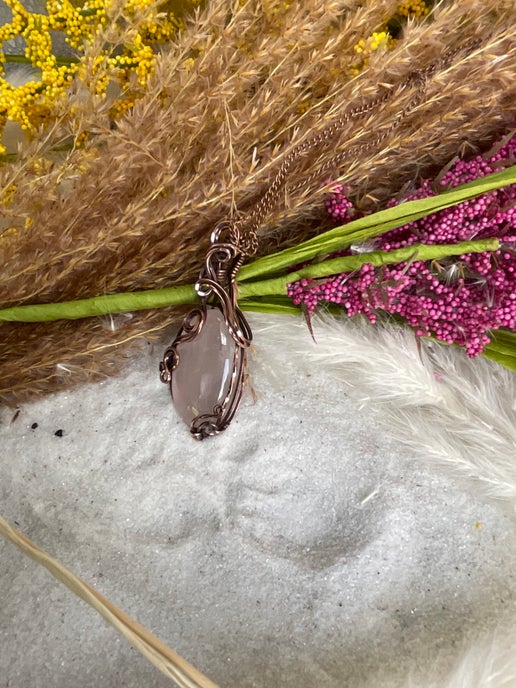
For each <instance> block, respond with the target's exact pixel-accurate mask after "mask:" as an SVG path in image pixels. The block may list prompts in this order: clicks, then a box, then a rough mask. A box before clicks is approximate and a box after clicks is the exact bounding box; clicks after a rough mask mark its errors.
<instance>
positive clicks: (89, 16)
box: [0, 0, 198, 154]
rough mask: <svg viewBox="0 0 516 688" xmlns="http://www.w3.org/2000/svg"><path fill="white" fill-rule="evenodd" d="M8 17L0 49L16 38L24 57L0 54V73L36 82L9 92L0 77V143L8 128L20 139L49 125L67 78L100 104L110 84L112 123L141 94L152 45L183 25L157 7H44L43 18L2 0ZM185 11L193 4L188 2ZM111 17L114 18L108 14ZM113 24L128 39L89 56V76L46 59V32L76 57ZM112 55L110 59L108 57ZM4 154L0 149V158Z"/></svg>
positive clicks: (75, 62) (138, 2)
mask: <svg viewBox="0 0 516 688" xmlns="http://www.w3.org/2000/svg"><path fill="white" fill-rule="evenodd" d="M5 1H6V4H7V5H8V6H9V7H10V9H11V11H12V19H11V21H10V22H9V23H7V24H4V25H3V26H1V27H0V45H1V44H2V43H3V42H4V41H6V40H10V39H14V38H17V37H19V38H22V39H24V41H25V44H26V48H25V51H24V54H23V55H19V56H14V57H13V56H7V57H6V56H5V55H4V54H3V53H2V52H0V74H2V75H5V63H6V62H7V61H18V62H25V63H27V64H29V65H31V66H32V67H33V68H35V69H36V70H39V71H40V75H39V74H38V75H37V76H35V77H34V78H33V79H32V80H31V81H28V82H26V83H24V84H22V85H16V86H15V85H11V84H10V83H9V81H8V79H7V78H6V77H5V76H0V136H1V135H2V133H3V130H4V127H5V124H6V123H7V121H12V122H16V123H18V124H19V125H20V127H21V128H22V130H23V131H25V132H26V133H27V134H29V135H31V134H34V133H35V131H36V129H37V128H38V127H39V126H41V125H42V124H43V125H44V124H46V123H49V122H50V121H51V119H52V114H51V113H52V108H53V106H54V105H55V104H56V103H57V101H58V100H59V99H60V98H61V97H63V95H64V94H65V93H66V91H67V89H68V88H69V86H70V84H71V82H72V81H73V80H74V78H79V79H82V80H84V81H85V82H86V81H87V80H88V79H89V80H90V81H89V82H88V83H87V84H86V85H87V87H88V90H89V91H90V92H92V93H95V94H96V95H103V96H105V97H107V95H106V93H107V91H108V87H109V85H110V83H111V82H114V83H116V84H118V87H119V88H118V90H119V92H121V93H122V95H121V96H120V97H119V99H118V100H119V102H116V101H115V102H114V104H113V106H112V107H111V114H112V115H113V116H114V117H118V116H120V115H121V114H123V113H124V112H125V111H126V110H127V109H128V108H129V107H131V106H132V105H133V104H134V102H135V100H136V99H137V98H139V97H141V96H142V95H143V92H144V89H145V87H146V85H147V81H148V79H149V77H150V76H151V75H152V73H153V71H154V67H155V60H156V57H155V46H156V45H158V44H160V43H165V42H166V41H169V40H170V39H171V38H172V37H173V36H174V35H175V33H176V32H177V31H178V30H179V29H180V28H181V27H182V26H183V23H182V21H181V20H180V19H178V18H176V17H175V16H174V15H173V14H172V13H171V12H170V11H167V10H166V9H165V7H164V6H162V5H158V4H157V3H156V0H126V1H125V2H122V3H121V4H120V2H118V3H117V5H116V8H115V2H114V0H84V2H83V4H79V3H74V4H73V3H72V2H70V0H46V14H44V13H38V12H32V11H29V10H27V9H26V8H25V7H24V6H23V5H22V4H21V2H20V0H5ZM191 4H192V5H195V4H198V2H197V0H194V1H193V2H192V3H191ZM115 10H116V11H115ZM118 23H120V29H121V31H120V35H121V36H122V35H123V36H126V35H127V32H128V31H129V33H130V36H131V40H130V42H129V43H125V42H124V44H122V45H119V44H116V45H114V44H112V42H110V41H112V35H113V32H112V33H111V35H110V36H109V37H108V38H107V39H106V48H105V50H103V51H101V53H100V54H99V55H97V56H96V58H95V60H94V63H93V65H90V68H89V70H88V69H86V68H85V66H84V65H81V64H80V62H79V59H77V58H71V57H69V58H58V57H57V56H56V55H55V54H54V52H53V45H52V33H51V32H56V31H57V32H60V34H61V35H62V36H63V37H64V40H65V42H66V43H67V44H68V45H69V46H70V47H71V48H73V49H74V50H76V51H79V52H82V51H83V50H84V47H85V45H86V43H87V42H89V43H91V42H92V41H93V40H94V39H95V37H96V36H98V35H99V34H100V32H102V31H103V30H104V27H106V28H113V27H116V26H118ZM113 52H115V56H113ZM2 153H5V147H4V146H2V145H0V154H2Z"/></svg>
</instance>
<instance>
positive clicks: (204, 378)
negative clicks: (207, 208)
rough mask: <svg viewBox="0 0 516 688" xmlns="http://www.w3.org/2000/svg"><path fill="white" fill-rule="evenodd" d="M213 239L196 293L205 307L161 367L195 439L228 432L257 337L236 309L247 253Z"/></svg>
mask: <svg viewBox="0 0 516 688" xmlns="http://www.w3.org/2000/svg"><path fill="white" fill-rule="evenodd" d="M220 231H221V229H219V230H216V231H215V232H214V233H213V234H212V247H211V249H210V251H209V252H208V255H207V257H206V264H205V267H204V269H203V271H202V272H201V275H200V277H199V280H198V282H197V283H196V285H195V290H196V291H197V294H198V295H199V297H200V305H199V306H198V307H197V308H194V309H193V310H192V311H190V313H188V314H187V315H186V317H185V318H184V320H183V323H182V326H181V329H180V330H179V333H178V335H177V337H176V338H175V339H174V341H173V342H172V344H171V345H170V347H169V348H168V349H167V350H166V351H165V355H164V357H163V361H162V362H161V364H160V377H161V380H162V381H163V382H166V383H168V384H169V385H170V392H171V395H172V403H173V405H174V407H175V409H176V411H177V413H178V415H179V416H180V417H181V418H182V419H183V420H184V421H185V423H187V425H188V426H189V427H190V433H191V434H192V436H193V437H195V439H198V440H202V439H204V438H205V437H209V436H211V435H216V434H218V433H219V432H222V430H225V428H227V426H228V425H229V423H230V422H231V420H232V418H233V416H234V414H235V411H236V410H237V408H238V404H239V403H240V399H241V397H242V392H243V389H244V373H245V360H246V349H247V348H248V347H249V345H250V344H251V339H252V334H251V330H250V328H249V325H248V323H247V321H246V319H245V318H244V316H243V314H242V312H241V311H240V309H239V308H238V306H237V305H236V288H235V276H236V272H237V270H238V268H239V267H240V264H241V260H242V259H241V254H240V253H239V251H238V250H237V248H236V247H235V246H234V245H233V244H230V243H221V242H220V241H219V236H220Z"/></svg>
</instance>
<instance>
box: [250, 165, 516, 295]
mask: <svg viewBox="0 0 516 688" xmlns="http://www.w3.org/2000/svg"><path fill="white" fill-rule="evenodd" d="M514 183H516V165H513V166H512V167H508V168H506V169H504V170H501V171H499V172H494V173H493V174H490V175H487V176H485V177H481V178H480V179H475V180H473V181H472V182H469V183H468V184H464V185H462V186H460V187H457V188H455V189H450V190H449V191H444V192H443V193H441V194H439V195H437V196H430V197H429V198H422V199H419V200H417V201H407V202H406V203H401V204H400V205H397V206H394V207H392V208H386V209H385V210H380V211H379V212H377V213H374V214H372V215H367V216H366V217H361V218H359V219H358V220H353V221H352V222H349V223H348V224H346V225H342V226H340V227H335V228H334V229H331V230H329V231H328V232H324V233H323V234H319V235H318V236H316V237H313V238H312V239H309V240H308V241H305V242H303V243H302V244H298V245H297V246H294V247H292V248H288V249H285V250H284V251H280V252H279V253H274V254H272V255H269V256H264V257H263V258H259V259H258V260H256V261H254V262H253V263H250V264H248V265H244V266H243V267H242V268H241V270H240V273H239V280H240V282H246V281H248V280H251V279H256V278H257V277H261V276H263V275H269V276H270V275H273V274H275V273H279V272H281V271H282V270H284V269H286V268H288V267H290V266H292V265H296V264H298V263H304V262H306V261H308V260H313V259H314V258H316V257H317V256H321V255H326V254H328V253H333V252H335V251H339V250H342V249H344V248H347V247H349V246H350V245H351V244H353V243H356V242H359V241H365V240H367V239H371V238H372V237H375V236H379V235H381V234H384V233H385V232H388V231H390V230H391V229H396V228H397V227H401V226H402V225H404V224H407V223H409V222H414V221H415V220H419V219H420V218H422V217H426V216H427V215H431V214H433V213H436V212H438V211H440V210H444V209H445V208H449V207H450V206H452V205H456V204H458V203H461V202H463V201H467V200H470V199H471V198H475V197H476V196H479V195H481V194H484V193H487V192H488V191H493V190H495V189H499V188H501V187H503V186H507V185H509V184H514Z"/></svg>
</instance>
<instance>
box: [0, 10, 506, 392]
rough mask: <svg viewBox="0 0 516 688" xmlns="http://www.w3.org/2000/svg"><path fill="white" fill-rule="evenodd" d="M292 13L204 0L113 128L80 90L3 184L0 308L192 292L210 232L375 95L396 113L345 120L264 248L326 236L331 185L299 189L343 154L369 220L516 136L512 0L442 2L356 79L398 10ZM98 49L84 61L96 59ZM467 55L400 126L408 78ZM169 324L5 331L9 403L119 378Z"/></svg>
mask: <svg viewBox="0 0 516 688" xmlns="http://www.w3.org/2000/svg"><path fill="white" fill-rule="evenodd" d="M282 5H283V3H281V4H280V3H276V2H272V1H271V0H269V1H267V2H265V1H262V2H260V1H259V0H248V1H247V2H235V3H234V4H233V6H229V5H228V3H227V2H225V1H222V0H215V1H213V2H210V3H207V5H206V6H205V7H204V8H203V9H201V10H199V11H198V12H197V14H196V16H195V17H194V18H193V19H192V20H191V21H190V22H189V23H188V25H187V27H186V29H185V31H184V32H182V33H181V34H180V35H179V36H178V37H177V42H176V44H175V45H172V46H170V48H169V49H167V50H166V51H164V52H163V53H162V54H161V55H160V58H159V60H158V66H157V70H156V74H155V77H154V79H153V80H152V84H151V85H150V87H149V88H148V93H147V95H146V96H145V97H144V98H142V99H141V100H140V101H139V102H137V104H136V105H135V107H134V108H133V110H132V112H130V113H129V114H128V115H127V116H126V117H125V118H124V119H123V120H122V121H121V122H120V123H119V125H118V126H117V128H116V129H111V128H110V125H109V118H108V113H107V105H106V104H105V103H104V102H102V101H99V100H98V99H97V98H96V97H95V96H94V95H92V94H91V93H89V92H88V91H87V90H85V89H84V88H82V89H81V90H80V92H79V90H77V92H75V93H73V94H71V95H70V98H69V100H68V102H67V103H65V104H64V105H62V106H61V108H62V109H61V111H60V112H58V113H57V115H58V116H57V119H56V125H55V126H54V127H53V128H52V130H51V131H49V132H47V133H46V134H44V135H42V136H41V137H40V138H39V139H38V140H35V141H33V142H32V143H31V144H30V145H27V146H26V148H25V149H24V150H23V151H22V152H21V157H20V160H19V161H18V162H16V163H13V164H11V165H8V166H6V167H4V168H3V170H2V171H1V172H0V174H1V185H2V188H3V189H5V190H6V192H7V194H8V196H9V202H8V203H7V204H4V220H3V223H4V224H3V226H4V227H12V228H15V231H14V232H12V233H10V234H4V235H3V236H4V240H3V241H2V242H1V243H0V250H1V251H2V255H1V257H2V263H3V266H4V270H3V274H2V277H1V278H0V285H1V290H0V293H1V298H2V305H4V306H9V305H15V304H19V303H26V302H39V303H42V302H50V301H57V300H66V299H74V298H83V297H88V296H93V295H96V294H104V293H114V292H117V291H122V290H124V291H127V290H136V289H146V288H158V287H162V286H167V285H173V284H180V283H185V282H187V281H192V280H193V279H194V278H195V276H196V274H197V272H198V269H199V265H200V263H201V261H202V256H203V253H204V251H205V249H206V246H207V243H208V239H209V233H210V231H211V228H212V227H213V226H214V224H215V223H216V222H218V221H219V220H221V219H223V218H225V217H228V216H234V214H235V206H236V207H238V209H239V210H240V211H245V210H246V209H248V208H249V207H250V206H251V205H252V203H253V201H255V200H256V199H257V198H259V197H260V195H261V194H263V193H264V191H265V190H266V188H267V184H268V183H269V182H270V180H271V178H272V176H273V175H274V172H275V171H276V170H277V169H278V167H279V165H280V164H281V160H282V158H283V157H284V156H285V155H286V154H288V152H289V151H291V150H292V149H293V148H294V147H295V146H296V145H297V144H298V143H300V142H301V141H303V140H305V139H306V138H308V137H309V136H310V135H311V134H312V133H314V132H316V131H320V130H321V129H323V128H324V126H325V125H326V124H328V123H329V122H330V121H331V120H332V119H333V118H335V117H336V116H339V115H340V114H342V113H344V112H345V111H346V110H347V109H348V108H351V107H354V106H356V105H359V104H361V103H363V102H365V101H367V100H368V99H369V98H374V97H376V96H377V95H378V92H379V91H381V92H384V91H385V90H389V91H391V92H392V95H391V97H390V99H389V100H388V102H386V103H385V104H384V105H383V106H381V107H380V108H379V109H378V110H377V111H375V112H372V113H369V114H366V115H364V116H363V117H361V118H359V119H358V120H356V121H354V122H353V123H351V124H350V125H349V127H347V128H346V129H345V130H344V131H343V132H342V135H341V136H340V140H339V141H335V142H334V145H333V146H332V147H331V149H329V148H326V149H321V150H320V151H317V152H316V153H314V154H313V155H311V156H310V158H307V159H304V160H301V161H300V164H299V165H296V166H295V167H294V169H293V170H292V174H291V175H290V178H289V181H288V185H287V189H286V192H285V197H284V200H283V199H282V203H280V205H279V207H278V208H277V209H276V210H275V211H274V212H273V213H271V215H270V217H269V218H268V219H267V221H266V223H265V224H264V227H263V229H262V237H261V246H260V251H261V252H262V253H267V252H270V251H272V250H275V249H276V248H277V247H278V246H285V245H288V244H292V243H296V242H298V241H301V240H303V239H305V238H307V236H309V235H310V234H311V233H313V232H314V228H319V227H320V226H321V222H322V213H321V211H320V208H321V206H322V198H323V197H322V191H321V188H320V185H319V183H317V184H311V185H308V186H303V179H305V178H306V177H307V176H309V175H311V174H314V173H315V174H316V173H317V171H318V170H320V169H322V167H324V165H325V164H328V163H329V162H330V161H331V159H332V156H334V155H335V152H336V151H338V152H339V153H340V152H347V154H348V156H349V159H348V160H347V161H346V163H345V164H343V165H341V167H340V169H335V170H332V173H333V177H334V178H337V177H338V178H341V179H343V180H345V181H346V183H347V184H348V185H349V186H350V188H351V190H352V196H353V200H354V202H355V203H356V204H357V205H359V206H360V207H362V208H363V209H367V210H369V209H373V208H375V207H377V205H378V204H379V203H381V202H383V201H385V200H386V199H387V198H389V197H390V196H392V195H394V194H396V193H398V192H399V191H400V189H401V188H403V186H404V185H406V184H411V183H414V182H415V180H416V178H417V177H418V175H420V174H430V173H432V172H435V170H436V169H439V168H440V167H442V166H443V165H444V164H446V163H447V162H448V161H449V159H450V158H452V157H453V156H454V155H455V154H456V153H457V151H463V152H466V153H471V152H474V151H478V150H479V149H482V147H484V146H486V145H487V144H488V142H489V141H490V140H492V139H493V138H494V137H495V136H496V135H497V134H498V133H499V132H500V131H503V130H504V129H505V128H507V127H508V126H510V125H511V124H512V123H513V121H514V104H515V103H516V78H515V75H516V39H515V35H516V28H515V27H516V5H515V4H514V3H513V2H509V1H505V2H495V1H494V0H487V1H486V2H483V3H478V2H475V1H473V0H457V1H455V2H452V3H440V4H438V5H437V6H436V7H435V8H434V11H433V13H432V17H431V18H430V19H429V20H427V21H425V22H423V23H416V22H413V23H409V24H407V26H406V28H405V31H404V35H403V37H402V38H401V40H400V41H399V42H398V44H397V46H396V47H395V49H394V50H392V51H389V52H387V53H381V54H373V55H372V56H371V58H370V61H369V64H368V66H367V67H366V68H365V69H364V70H363V71H362V72H361V73H360V74H358V76H356V77H354V78H352V77H350V71H351V68H352V66H353V64H354V63H355V61H356V56H355V55H354V53H353V46H354V45H355V44H356V43H357V42H358V40H360V39H361V38H364V37H367V36H368V35H370V34H371V33H372V32H373V31H374V30H376V29H377V28H378V27H379V26H381V25H382V23H384V22H385V20H386V19H387V18H388V17H389V16H390V15H391V14H392V13H393V11H394V9H395V6H396V2H390V1H388V0H383V2H372V1H371V2H366V3H358V2H350V1H349V0H347V1H344V0H339V1H337V0H334V1H331V2H326V3H320V2H316V1H315V0H304V1H303V2H297V3H292V4H291V6H290V8H288V9H286V10H285V9H281V6H282ZM472 39H477V41H478V42H477V44H476V46H475V47H471V40H472ZM101 41H102V37H100V38H99V39H98V42H97V43H96V44H94V45H92V46H91V47H90V48H89V49H88V52H87V55H86V60H87V61H88V60H89V61H91V60H92V59H93V58H94V56H95V54H96V51H97V52H98V50H99V49H100V46H101ZM461 45H462V46H468V45H469V47H465V49H464V50H463V51H462V52H459V54H458V55H457V56H456V57H455V58H454V59H453V60H452V61H451V62H450V63H449V64H442V65H440V66H439V68H438V69H437V70H436V72H435V73H434V74H433V75H432V76H431V77H430V78H429V79H428V83H427V86H426V89H425V91H424V93H420V97H419V101H418V103H417V105H416V106H415V107H413V108H412V110H411V112H410V113H409V114H408V115H407V116H406V117H405V118H404V120H403V122H402V124H401V125H400V126H399V127H397V128H395V129H394V130H391V129H392V126H391V125H392V122H393V120H394V119H395V118H396V116H397V115H398V114H399V113H400V112H401V111H403V110H405V109H406V108H407V107H408V105H409V104H410V103H413V102H414V98H415V96H417V92H418V88H419V86H418V85H417V84H412V85H410V86H405V87H404V86H402V84H403V82H404V81H406V79H407V77H408V76H409V75H410V73H411V72H413V71H414V69H425V68H427V67H428V66H429V65H431V64H432V63H434V62H435V61H436V60H438V59H439V57H440V56H442V55H443V54H444V53H446V51H447V50H450V49H452V48H456V47H460V46H461ZM81 131H88V132H91V133H92V135H93V138H91V140H90V142H89V143H88V144H87V145H86V147H85V148H84V149H80V150H79V149H78V150H74V151H71V152H70V153H69V154H67V155H65V156H64V157H62V156H61V157H56V156H54V157H52V156H51V154H50V153H49V151H50V150H52V149H53V148H55V147H56V146H58V145H59V144H60V143H61V142H62V141H63V140H65V139H66V137H68V136H70V135H73V136H77V135H78V134H79V133H80V132H81ZM382 132H386V134H385V137H384V138H383V139H382V141H381V143H380V144H379V145H375V142H376V141H377V140H378V138H379V136H381V135H382ZM368 146H369V147H370V148H368ZM326 176H327V175H326ZM321 181H323V180H322V179H321ZM298 186H299V188H297V190H295V191H293V190H292V189H294V188H295V187H298ZM289 188H290V189H291V191H290V192H289ZM26 225H28V226H26ZM174 318H177V313H175V314H174V313H171V312H151V313H145V314H135V315H134V317H132V318H131V319H125V320H124V321H123V324H121V325H119V326H117V327H115V328H114V329H110V328H109V327H106V323H105V322H103V321H99V320H94V321H79V322H74V323H67V322H56V323H52V324H47V325H11V324H2V325H1V326H0V336H1V342H0V361H1V363H0V397H1V398H4V399H6V400H8V401H19V400H21V399H24V398H27V397H30V396H33V395H35V394H38V393H43V392H47V391H49V390H52V389H55V388H57V387H62V386H67V385H70V384H74V383H79V382H82V381H84V380H88V379H92V378H94V377H96V376H99V375H105V374H110V373H111V372H113V371H114V370H116V369H119V368H120V367H121V366H122V365H123V361H122V360H121V357H120V355H119V354H120V352H121V351H125V347H124V346H122V345H123V344H127V342H129V341H137V340H138V339H141V338H142V337H146V338H150V339H155V338H156V337H157V336H158V333H159V331H160V330H161V329H163V328H164V327H166V326H167V325H168V324H169V323H170V322H171V320H173V319H174ZM70 371H71V372H70Z"/></svg>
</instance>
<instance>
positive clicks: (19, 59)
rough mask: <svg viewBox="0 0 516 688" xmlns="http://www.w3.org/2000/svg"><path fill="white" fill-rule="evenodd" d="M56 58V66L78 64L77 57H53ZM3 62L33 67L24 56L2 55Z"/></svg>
mask: <svg viewBox="0 0 516 688" xmlns="http://www.w3.org/2000/svg"><path fill="white" fill-rule="evenodd" d="M54 57H55V58H56V62H57V64H58V65H68V66H70V65H72V64H77V62H80V60H79V58H78V57H71V56H70V57H58V56H57V55H55V56H54ZM4 62H14V63H19V64H27V65H30V66H31V67H33V66H34V65H33V64H32V61H31V60H29V58H28V57H25V55H4Z"/></svg>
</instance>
